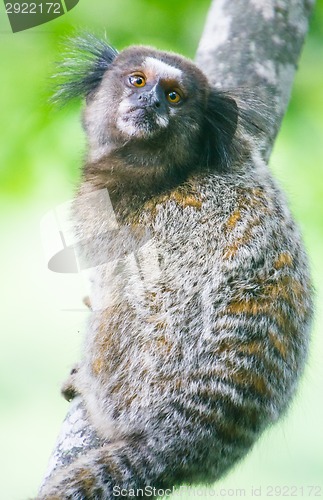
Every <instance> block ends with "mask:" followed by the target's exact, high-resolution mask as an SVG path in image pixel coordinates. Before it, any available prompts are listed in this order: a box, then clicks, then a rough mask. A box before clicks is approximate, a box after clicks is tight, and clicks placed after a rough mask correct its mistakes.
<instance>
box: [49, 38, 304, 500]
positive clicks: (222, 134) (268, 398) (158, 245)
mask: <svg viewBox="0 0 323 500" xmlns="http://www.w3.org/2000/svg"><path fill="white" fill-rule="evenodd" d="M76 45H77V46H78V47H79V48H80V53H79V55H75V58H76V60H75V61H76V62H75V61H74V63H73V61H72V62H71V61H68V62H67V63H66V64H65V68H64V73H65V77H66V81H65V83H62V85H61V87H60V90H59V92H58V94H59V95H60V96H61V97H62V98H65V99H66V98H68V99H69V98H72V97H74V96H84V97H85V101H86V104H85V110H84V116H83V124H84V129H85V132H86V134H87V140H88V154H87V159H86V161H85V164H84V169H83V177H82V182H81V185H80V188H79V190H78V195H77V197H76V200H75V203H74V218H75V231H76V234H77V236H78V239H79V240H82V245H81V247H80V250H79V251H80V258H81V259H82V261H83V262H85V265H86V266H87V267H89V268H90V267H91V268H92V277H91V279H92V293H91V297H90V300H91V304H92V312H91V313H90V319H89V322H88V325H87V331H86V339H85V344H84V352H83V357H82V360H81V362H80V363H79V365H78V368H77V369H76V370H74V372H75V373H74V374H73V376H72V378H71V379H70V380H69V382H68V384H67V386H66V387H65V395H66V396H68V397H70V396H72V395H74V394H80V395H81V397H82V399H83V401H84V405H85V407H86V410H87V412H88V418H89V421H90V422H91V424H92V425H93V427H94V429H95V430H96V432H97V434H98V436H100V437H101V438H102V440H103V442H104V445H103V446H102V447H100V448H97V449H93V450H91V451H89V452H88V453H85V454H84V455H83V456H82V457H81V458H78V459H76V460H75V461H74V462H72V463H71V464H70V465H68V466H66V467H65V468H62V469H60V470H57V471H56V472H55V473H54V474H53V476H52V477H51V478H50V479H49V480H48V481H47V483H46V484H45V486H44V487H43V490H42V492H41V496H40V497H39V498H42V499H49V498H52V499H54V498H55V499H71V500H72V499H73V500H80V499H96V500H98V499H111V498H114V497H115V496H118V494H119V495H120V492H121V490H122V497H123V498H132V497H133V496H137V497H140V496H148V494H147V489H146V493H145V488H147V487H148V486H150V487H154V488H156V489H164V490H166V489H171V488H173V487H177V486H179V485H180V484H182V483H189V484H193V483H211V482H214V481H215V480H217V479H218V478H219V477H221V476H222V475H223V474H224V473H225V472H226V471H227V470H228V469H229V468H230V467H232V466H233V465H234V464H235V463H236V462H237V461H238V460H240V459H241V458H242V457H244V456H245V455H246V453H247V452H248V451H249V450H250V449H251V448H252V446H253V444H254V443H255V441H256V440H257V439H258V438H259V436H260V435H261V433H262V432H263V430H264V429H265V428H266V427H267V426H268V425H270V424H272V423H273V422H276V421H277V419H278V418H279V417H280V416H281V415H282V414H283V412H284V411H285V409H286V408H287V407H288V405H289V403H290V401H291V398H292V396H293V394H294V391H295V388H296V386H297V382H298V379H299V376H300V374H301V373H302V370H303V366H304V361H305V358H306V352H307V345H308V338H309V328H310V323H311V317H312V297H311V296H312V291H311V283H310V277H309V271H308V264H307V257H306V254H305V251H304V248H303V244H302V241H301V237H300V235H299V231H298V229H297V227H296V225H295V223H294V222H293V219H292V217H291V215H290V212H289V210H288V208H287V204H286V201H285V198H284V196H283V194H282V193H281V191H280V189H279V188H278V187H277V185H276V183H275V181H274V180H273V179H272V176H271V174H270V172H269V170H268V167H267V166H266V165H265V164H264V162H263V161H262V159H261V155H260V152H259V151H258V150H257V146H256V145H255V143H252V142H251V140H250V139H248V134H247V133H246V131H245V130H246V129H245V128H244V123H243V122H244V120H247V117H246V116H247V115H246V113H247V110H244V111H243V112H242V111H241V107H240V104H239V101H237V99H235V97H234V95H233V94H232V92H230V93H226V92H224V91H222V90H221V91H219V90H217V89H216V88H214V87H212V85H211V84H210V83H209V82H208V80H207V77H206V76H205V75H204V74H203V72H202V71H201V70H200V69H199V68H198V67H197V66H196V65H195V64H193V63H192V62H191V61H189V60H187V59H185V58H183V57H181V56H179V55H176V54H173V53H167V52H161V51H158V50H155V49H153V48H149V47H141V46H135V47H130V48H127V49H125V50H123V51H121V52H120V53H117V51H116V50H115V49H113V48H112V47H110V46H109V45H108V44H106V43H105V42H104V41H100V40H97V39H96V38H95V37H93V36H92V35H89V36H85V37H84V38H79V39H77V40H76ZM66 73H67V76H66ZM102 193H103V195H102ZM101 195H102V196H103V197H102V198H101ZM96 196H98V197H99V198H97V200H98V199H99V200H101V201H100V202H93V200H95V199H96ZM104 197H106V198H104ZM104 199H105V200H108V201H107V202H105V201H104ZM102 200H103V201H102ZM110 202H111V204H112V207H113V212H112V211H111V210H110V209H109V206H110V205H109V203H110ZM111 213H112V215H113V216H112V215H111ZM112 219H113V220H112Z"/></svg>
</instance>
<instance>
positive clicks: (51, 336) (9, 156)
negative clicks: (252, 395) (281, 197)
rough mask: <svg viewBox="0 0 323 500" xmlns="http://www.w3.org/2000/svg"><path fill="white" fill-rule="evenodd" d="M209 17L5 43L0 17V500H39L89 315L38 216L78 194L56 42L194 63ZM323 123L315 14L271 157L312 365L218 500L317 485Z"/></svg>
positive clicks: (77, 150)
mask: <svg viewBox="0 0 323 500" xmlns="http://www.w3.org/2000/svg"><path fill="white" fill-rule="evenodd" d="M208 6H209V0H199V1H198V2H197V1H196V0H195V1H194V0H177V1H176V2H168V1H165V0H119V1H118V2H116V1H112V0H95V1H87V2H86V1H85V0H81V1H80V3H79V5H78V6H77V7H76V8H75V9H73V10H72V11H70V12H69V13H68V14H67V15H65V16H63V17H62V18H60V19H58V20H56V21H52V22H51V23H49V24H45V25H43V26H39V27H38V28H34V29H32V30H29V31H26V32H22V33H18V34H15V35H13V34H12V33H10V28H9V22H8V20H7V18H6V16H5V12H4V6H3V4H2V3H1V5H0V75H1V77H0V141H1V145H0V227H1V232H0V252H1V260H0V262H1V274H0V280H1V286H0V290H1V300H0V304H1V315H0V325H1V326H0V332H1V345H0V384H1V386H0V397H1V400H0V410H1V411H0V461H1V463H0V471H1V482H0V499H3V500H12V499H14V500H16V499H17V500H19V499H26V498H28V497H29V496H32V495H35V494H36V492H37V488H38V486H39V483H40V481H41V478H42V475H43V474H44V472H45V469H46V465H47V461H48V458H49V455H50V452H51V450H52V448H53V445H54V442H55V437H56V436H57V434H58V431H59V429H60V426H61V422H62V420H63V418H64V415H65V414H66V411H67V409H68V404H67V403H66V402H65V401H64V400H63V399H62V398H61V397H60V396H59V388H60V383H61V381H62V380H63V379H64V377H65V375H66V374H67V372H68V370H69V368H70V366H71V365H72V363H73V362H74V361H75V360H76V359H77V358H78V353H79V348H80V341H81V332H82V329H83V324H84V321H85V318H86V314H87V312H86V311H84V310H82V304H81V297H82V295H83V291H82V289H81V283H80V281H79V278H78V277H77V276H73V275H62V274H55V273H51V272H50V271H48V270H47V267H46V259H45V257H44V252H43V248H42V244H41V238H40V229H39V228H40V221H41V219H42V217H43V215H44V214H45V213H46V212H48V211H49V210H52V209H53V208H54V207H55V206H57V205H58V204H60V203H62V202H64V201H66V200H69V199H70V198H71V197H72V196H73V190H74V186H75V183H76V182H77V179H78V176H79V166H80V162H81V159H82V155H83V152H84V137H83V134H82V130H81V126H80V123H79V108H80V105H79V104H78V103H74V104H72V105H70V106H68V107H67V108H65V109H63V110H58V109H55V108H53V107H52V106H51V105H50V104H49V103H48V98H49V96H50V92H51V91H50V87H51V81H50V75H51V74H52V73H53V72H54V71H55V70H54V62H55V60H57V59H59V56H60V52H61V39H62V37H63V36H66V35H69V34H71V32H73V31H74V30H75V28H82V27H86V28H89V29H90V30H92V31H95V32H98V33H102V32H104V31H106V33H107V36H108V38H109V39H110V40H111V42H112V43H113V44H114V45H115V46H116V47H117V48H119V49H120V48H122V47H124V46H126V45H128V44H134V43H143V44H151V45H155V46H157V47H159V48H163V49H172V50H175V51H179V52H181V53H183V54H185V55H187V56H190V57H194V53H195V50H196V48H197V44H198V40H199V37H200V34H201V31H202V27H203V24H204V19H205V15H206V13H207V9H208ZM322 116H323V3H322V2H319V3H318V5H317V6H316V10H315V12H314V16H313V18H312V22H311V28H310V33H309V36H308V38H307V42H306V45H305V48H304V51H303V55H302V58H301V61H300V65H299V71H298V74H297V77H296V81H295V86H294V91H293V96H292V101H291V104H290V107H289V110H288V113H287V115H286V118H285V120H284V123H283V126H282V129H281V132H280V135H279V138H278V140H277V143H276V146H275V150H274V154H273V156H272V159H271V167H272V169H273V170H274V171H275V174H276V176H277V177H278V178H279V179H280V181H281V183H282V184H283V186H284V188H285V190H286V191H287V193H288V196H289V200H290V204H291V207H292V211H293V213H294V215H295V217H296V218H297V220H298V221H299V223H300V225H301V227H302V231H303V234H304V238H305V242H306V246H307V248H308V251H309V254H310V259H311V264H312V270H313V277H314V282H315V286H316V290H317V296H316V322H315V328H314V332H313V342H312V346H311V353H310V359H309V363H308V366H307V369H306V373H305V375H304V377H303V380H302V385H301V389H300V391H299V394H298V397H297V398H296V400H295V402H294V404H293V406H292V408H291V411H290V412H289V414H288V415H287V417H286V418H285V419H284V420H283V421H281V422H280V423H278V425H276V426H275V427H274V428H272V429H270V430H268V431H267V432H266V434H265V435H264V437H263V438H262V439H261V440H260V442H259V443H258V444H257V445H256V446H255V448H254V450H253V451H252V453H250V455H249V456H248V457H247V459H246V460H244V462H242V463H241V464H239V465H238V466H237V467H236V468H235V469H234V471H231V472H230V474H229V475H228V476H227V477H226V478H225V479H224V480H223V481H221V482H219V483H218V484H217V485H216V488H218V489H220V488H223V491H222V493H221V492H219V495H220V494H221V496H239V491H235V490H236V489H245V497H247V498H249V497H250V498H251V496H252V491H251V489H252V487H257V488H259V487H261V488H262V491H261V494H262V496H263V497H264V496H266V494H267V493H270V491H269V490H266V487H267V486H270V485H273V486H281V487H282V486H284V485H287V486H293V485H295V486H299V487H302V486H303V487H304V488H305V489H304V490H303V496H305V497H306V496H307V494H308V493H309V490H307V489H306V488H307V487H308V486H310V485H317V486H321V487H322V486H323V484H322V483H323V459H322V454H323V452H322V449H323V425H322V422H323V391H322V386H323V384H322V381H323V363H322V352H323V350H322V347H323V340H322V332H321V330H322V327H323V314H322V302H323V300H322V299H323V266H322V264H321V260H322V248H323V247H322V242H323V232H322V222H323V205H322V198H323V183H322V158H323V121H322ZM73 309H74V310H73ZM75 309H78V310H75ZM287 492H288V490H287ZM292 492H293V491H292V490H289V494H291V493H292ZM314 492H315V491H312V496H313V495H314ZM317 492H319V491H318V490H316V493H317ZM193 493H194V491H193V490H192V492H191V493H190V494H187V495H186V496H185V498H191V497H193ZM197 493H200V492H197ZM301 493H302V490H298V495H297V496H301ZM320 493H321V495H323V488H322V489H321V490H320ZM206 496H207V495H206V494H205V493H204V494H203V495H202V497H206ZM240 496H241V493H240ZM276 496H282V492H279V490H276ZM200 497H201V496H200Z"/></svg>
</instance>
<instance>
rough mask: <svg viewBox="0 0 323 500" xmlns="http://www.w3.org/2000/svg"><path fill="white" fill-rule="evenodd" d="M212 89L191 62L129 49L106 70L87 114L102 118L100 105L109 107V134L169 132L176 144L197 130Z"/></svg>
mask: <svg viewBox="0 0 323 500" xmlns="http://www.w3.org/2000/svg"><path fill="white" fill-rule="evenodd" d="M208 89H209V85H208V82H207V80H206V78H205V76H204V75H203V73H202V72H201V71H200V70H199V69H198V68H197V67H196V66H195V65H194V64H192V63H191V62H190V61H188V60H186V59H184V58H181V57H179V56H176V55H175V54H174V55H173V54H169V53H164V52H159V51H156V50H154V49H149V48H147V47H139V48H138V47H136V48H134V47H130V48H129V49H125V50H124V51H122V52H121V53H120V54H119V55H118V56H117V57H116V58H115V60H114V61H113V63H112V64H111V66H110V68H109V69H108V70H107V71H106V73H105V75H104V77H103V79H102V83H101V85H100V88H99V89H98V91H97V93H96V94H95V96H94V99H93V103H92V104H91V102H89V104H88V112H87V116H88V117H90V116H91V115H92V111H93V112H95V113H96V119H98V117H99V116H100V114H99V113H98V110H97V106H98V105H100V110H101V115H102V111H103V110H105V112H104V116H105V118H106V123H105V124H104V129H105V133H104V135H105V136H106V138H107V137H108V136H109V135H110V136H112V137H113V138H115V137H120V139H121V140H122V139H123V140H131V139H150V138H157V137H160V135H161V134H162V135H163V134H164V135H165V133H166V135H167V137H168V138H169V139H170V140H173V141H174V142H175V143H176V142H178V141H179V140H181V139H180V138H181V137H183V136H186V137H187V135H188V136H192V138H193V136H197V135H198V134H199V131H200V128H201V122H202V119H203V111H202V110H203V108H205V106H206V101H207V95H208ZM201 111H202V112H201ZM185 143H186V141H185Z"/></svg>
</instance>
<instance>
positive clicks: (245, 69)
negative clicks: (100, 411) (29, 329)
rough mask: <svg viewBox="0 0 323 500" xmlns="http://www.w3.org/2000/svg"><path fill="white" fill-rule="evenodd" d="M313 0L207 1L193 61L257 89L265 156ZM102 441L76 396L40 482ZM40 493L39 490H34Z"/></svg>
mask: <svg viewBox="0 0 323 500" xmlns="http://www.w3.org/2000/svg"><path fill="white" fill-rule="evenodd" d="M313 5H314V0H235V1H234V2H233V1H230V0H213V2H212V4H211V7H210V10H209V13H208V16H207V20H206V25H205V29H204V32H203V34H202V37H201V41H200V44H199V47H198V50H197V56H196V62H197V64H198V65H199V66H200V68H202V70H203V71H204V72H205V73H206V74H207V76H208V77H209V79H210V81H211V82H212V83H213V84H214V85H216V86H217V87H219V88H222V89H232V93H234V89H235V88H240V89H241V88H242V89H249V90H251V91H253V92H254V94H255V95H256V94H257V92H258V91H259V89H261V99H264V100H265V103H266V108H267V113H266V116H264V120H265V122H266V125H267V126H266V136H265V138H264V139H263V145H262V150H263V154H264V156H265V158H267V159H268V158H269V155H270V152H271V149H272V146H273V143H274V140H275V137H276V135H277V133H278V130H279V127H280V124H281V121H282V118H283V115H284V113H285V111H286V108H287V105H288V101H289V96H290V92H291V88H292V83H293V79H294V74H295V71H296V68H297V62H298V59H299V56H300V51H301V48H302V45H303V42H304V38H305V35H306V33H307V29H308V20H309V16H310V13H311V10H312V7H313ZM100 445H102V442H101V441H100V440H99V438H98V437H97V436H96V434H95V431H94V430H93V429H92V428H91V426H90V424H89V422H88V420H87V416H86V412H85V409H84V406H83V404H82V401H81V399H80V398H76V399H75V400H74V401H73V402H72V403H71V407H70V410H69V412H68V415H67V417H66V419H65V421H64V423H63V426H62V429H61V433H60V435H59V438H58V440H57V443H56V445H55V448H54V451H53V454H52V456H51V459H50V463H49V466H48V470H47V473H46V476H45V478H44V481H43V484H45V483H46V481H47V479H48V478H49V477H50V476H51V475H52V474H53V472H54V471H55V470H56V469H57V468H59V467H63V466H66V465H68V464H69V463H70V462H71V461H73V460H75V459H76V458H77V457H78V456H80V455H83V454H84V453H86V451H87V450H89V449H91V448H95V447H98V446H100ZM40 495H41V490H40Z"/></svg>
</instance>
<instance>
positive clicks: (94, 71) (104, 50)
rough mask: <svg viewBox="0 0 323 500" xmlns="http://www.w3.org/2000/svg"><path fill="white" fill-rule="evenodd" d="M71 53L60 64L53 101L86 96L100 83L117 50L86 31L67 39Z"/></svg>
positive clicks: (64, 100) (65, 100)
mask: <svg viewBox="0 0 323 500" xmlns="http://www.w3.org/2000/svg"><path fill="white" fill-rule="evenodd" d="M67 48H68V56H67V57H66V58H65V59H64V60H63V62H62V63H61V64H60V71H59V72H58V73H57V74H56V75H54V76H55V77H56V78H57V79H58V83H57V86H56V92H55V94H54V100H57V101H60V102H63V103H64V102H67V101H69V100H70V99H73V98H75V97H87V96H88V95H89V94H90V93H91V92H92V91H93V90H95V89H96V88H97V87H98V85H99V84H100V82H101V80H102V78H103V75H104V73H105V72H106V70H107V69H108V68H109V66H110V64H111V63H112V61H113V60H114V59H115V58H116V56H117V54H118V51H117V50H116V49H115V48H114V47H112V46H111V45H109V44H108V43H107V42H106V41H105V40H104V39H100V38H97V37H96V36H94V35H93V34H91V33H84V34H82V35H79V36H77V37H75V38H73V39H70V40H69V42H68V47H67Z"/></svg>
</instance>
